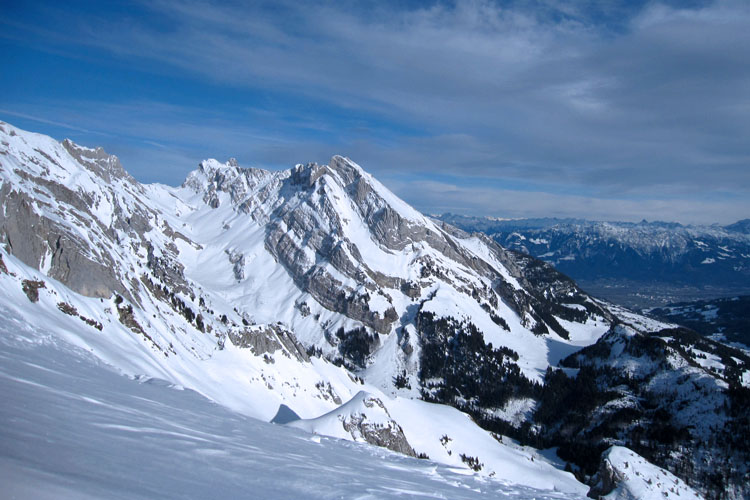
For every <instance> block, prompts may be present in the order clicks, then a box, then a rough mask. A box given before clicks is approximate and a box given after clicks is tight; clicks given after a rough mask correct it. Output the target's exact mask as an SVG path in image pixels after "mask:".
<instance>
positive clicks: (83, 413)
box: [0, 310, 574, 499]
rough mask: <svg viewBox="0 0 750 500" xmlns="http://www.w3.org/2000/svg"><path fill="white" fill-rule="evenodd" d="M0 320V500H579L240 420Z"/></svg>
mask: <svg viewBox="0 0 750 500" xmlns="http://www.w3.org/2000/svg"><path fill="white" fill-rule="evenodd" d="M0 313H2V314H0V317H2V318H3V319H2V320H0V398H1V399H2V404H1V405H0V423H1V424H0V484H2V485H3V487H2V490H3V491H2V496H3V497H4V498H19V499H20V498H35V499H47V498H54V499H65V498H76V499H81V498H83V499H90V498H108V499H156V498H295V499H296V498H362V499H365V498H386V497H387V498H391V497H396V498H450V499H463V498H466V499H468V498H518V499H524V498H537V499H540V498H574V496H572V495H570V494H563V493H557V492H550V491H539V490H534V489H531V488H526V487H523V486H518V485H511V484H504V483H502V482H500V481H496V480H491V479H487V478H481V477H478V476H473V475H467V471H466V470H465V469H453V468H450V467H447V466H442V465H437V464H435V463H432V462H429V461H426V460H417V459H412V458H408V457H404V456H401V455H398V454H395V453H392V452H389V451H387V450H384V449H381V448H376V447H372V446H369V445H365V444H361V443H353V442H348V441H341V440H336V439H331V438H326V437H321V436H317V435H311V434H307V433H304V432H302V431H299V430H297V429H291V428H287V427H283V426H279V425H274V424H269V423H265V422H261V421H259V420H254V419H251V418H247V417H244V416H242V415H239V414H237V413H233V412H231V411H229V410H227V409H225V408H224V407H222V406H219V405H217V404H215V403H212V402H210V401H209V400H207V399H205V398H203V397H202V396H200V395H199V394H198V393H196V392H194V391H190V390H181V388H180V387H175V386H173V385H170V384H168V383H166V382H163V381H160V380H156V379H136V380H133V379H131V378H128V377H125V376H122V375H120V374H118V373H116V372H115V371H114V370H113V369H112V368H110V367H109V366H107V365H104V364H103V363H101V362H100V361H99V360H97V359H96V358H95V357H94V356H93V355H91V354H90V353H87V352H85V351H82V350H80V349H79V348H76V347H72V346H70V345H69V344H66V343H64V342H63V341H61V340H59V339H58V338H56V337H55V336H53V335H51V334H49V333H48V332H44V331H39V330H35V329H33V328H32V327H31V326H29V325H28V323H26V321H24V320H23V319H22V318H19V317H14V316H13V315H12V314H11V313H10V312H9V311H8V310H1V311H0Z"/></svg>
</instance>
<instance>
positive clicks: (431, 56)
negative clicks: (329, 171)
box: [0, 0, 750, 219]
mask: <svg viewBox="0 0 750 500" xmlns="http://www.w3.org/2000/svg"><path fill="white" fill-rule="evenodd" d="M529 5H532V4H530V3H529V4H525V3H512V2H511V3H504V2H499V3H498V2H492V1H489V0H467V1H457V2H455V3H433V4H425V5H423V6H420V7H410V8H404V7H403V6H400V5H397V4H393V3H377V2H375V3H364V4H362V3H358V4H350V3H343V4H332V3H325V2H324V3H318V2H314V3H308V2H293V1H279V2H272V3H265V2H252V3H244V2H238V3H222V4H215V3H207V2H204V1H201V0H181V1H166V0H158V1H155V2H143V3H141V4H139V13H138V14H137V15H135V14H134V15H128V14H127V13H124V14H123V15H122V16H110V17H107V16H103V15H97V14H96V13H93V14H82V13H80V12H79V13H75V15H74V16H71V17H69V18H66V17H65V16H66V14H65V10H64V9H63V8H60V9H59V11H57V13H56V14H55V15H56V16H58V17H56V19H58V20H59V19H67V20H68V21H69V22H68V23H66V26H68V27H69V29H68V30H67V33H69V34H68V35H65V34H64V32H56V33H55V35H54V41H55V44H54V45H55V47H57V49H55V50H60V49H59V47H61V46H67V47H70V48H71V49H70V50H71V51H72V52H75V51H76V47H86V48H88V49H91V50H96V51H100V53H102V54H106V56H107V57H110V58H112V57H113V58H115V59H117V60H120V61H126V62H127V64H131V65H133V67H135V68H138V69H140V70H141V71H146V72H158V73H159V74H162V75H169V76H173V75H177V76H178V77H179V78H184V79H191V80H193V81H198V82H209V83H210V84H211V85H215V86H217V88H226V89H233V90H236V89H240V90H245V91H248V92H253V93H261V94H264V95H267V94H273V95H274V96H275V99H277V100H276V101H274V100H273V99H271V100H270V101H269V102H267V103H265V105H263V106H259V105H258V103H257V102H238V103H237V107H236V109H233V110H227V109H211V108H210V107H209V106H203V105H200V104H199V105H195V104H191V105H190V106H187V105H186V106H176V107H175V108H180V109H172V108H170V105H166V104H164V103H153V102H151V101H146V102H144V103H142V104H143V105H139V103H137V102H135V103H134V102H132V101H126V102H123V103H122V104H121V105H109V106H103V107H105V108H106V109H107V113H106V114H109V113H111V114H112V116H117V117H118V119H117V120H107V119H106V114H105V113H104V112H103V111H100V110H98V109H97V108H96V107H94V108H92V107H91V106H88V105H86V106H80V109H79V112H78V113H77V114H76V113H73V112H72V111H71V112H70V113H69V114H68V115H66V118H65V120H66V121H67V122H69V123H79V124H85V125H80V126H82V127H86V128H87V129H91V130H105V131H107V130H114V129H116V130H117V134H124V135H127V136H129V137H140V138H143V140H144V141H156V142H158V143H160V144H163V145H166V146H168V147H172V148H176V149H177V150H179V151H181V154H182V155H188V154H208V155H212V156H220V157H222V156H229V155H231V156H238V157H241V158H242V157H246V158H248V160H250V159H251V158H252V159H253V161H255V162H258V163H261V164H265V165H272V166H275V165H286V164H289V163H292V162H297V161H307V160H315V161H325V160H326V159H327V158H328V157H330V155H331V154H334V153H340V154H345V155H348V156H350V157H352V158H354V159H355V160H357V161H358V162H360V163H362V164H363V165H364V166H365V167H366V168H369V169H371V170H372V171H373V172H374V173H375V174H376V175H382V176H385V177H387V178H392V179H395V178H396V173H397V172H399V171H402V170H408V171H409V172H412V173H415V174H419V175H420V178H421V179H425V178H427V176H428V175H432V174H436V175H443V176H446V175H447V176H465V177H466V178H471V179H475V181H476V182H479V181H481V180H482V179H489V180H491V181H493V182H494V184H495V185H500V184H501V183H502V182H507V184H508V185H513V184H518V183H519V182H524V183H527V184H528V183H532V184H533V183H536V185H535V189H536V190H537V191H538V192H539V193H543V192H546V193H547V194H548V195H549V196H551V197H553V198H554V197H555V196H560V195H559V193H562V192H566V193H575V194H576V195H578V196H580V197H581V198H582V199H583V198H585V197H590V198H591V199H592V200H614V199H635V198H639V197H640V198H644V197H648V198H649V199H651V200H654V203H656V200H658V199H662V200H666V201H665V203H667V204H671V205H672V206H674V207H677V206H680V207H681V208H680V209H679V210H673V211H672V212H673V213H675V214H678V213H682V214H685V213H693V212H691V211H690V210H689V207H690V204H691V203H693V204H695V200H697V199H701V200H709V199H713V200H714V201H705V203H709V204H714V203H716V204H720V200H721V199H722V197H724V198H726V200H727V201H726V207H727V210H728V211H731V213H732V214H733V216H737V217H739V216H746V215H747V213H748V212H750V202H746V203H743V202H741V201H737V200H742V199H743V198H745V199H750V168H748V167H750V165H749V163H750V142H748V141H747V137H750V64H749V63H748V62H747V57H746V54H747V53H749V52H750V31H748V30H747V26H748V24H749V23H750V4H748V3H747V2H744V1H740V0H737V1H734V0H718V1H716V2H706V3H705V4H700V5H695V6H692V7H690V8H682V7H681V6H680V5H679V4H677V3H672V4H670V5H667V4H664V3H659V2H647V3H645V5H644V6H643V7H632V6H631V5H630V4H629V3H628V2H625V1H623V2H606V3H598V2H584V3H581V2H569V1H563V0H560V1H548V2H542V1H540V2H534V3H533V8H531V7H529ZM144 12H145V13H147V14H148V15H147V16H146V15H144ZM36 34H37V35H39V38H42V39H44V38H45V36H46V35H45V34H44V31H38V32H37V33H36ZM39 43H43V42H39ZM165 100H166V99H165ZM277 102H280V103H281V105H279V106H278V108H279V109H274V106H275V105H276V103H277ZM292 102H293V103H296V104H291V103H292ZM0 103H1V101H0ZM297 104H298V105H297ZM295 106H296V107H295ZM5 107H8V108H9V109H10V107H9V106H7V105H6V106H5ZM187 108H190V109H187ZM282 108H285V109H282ZM12 109H16V110H18V109H19V108H16V107H13V108H12ZM84 110H86V111H85V112H84ZM40 113H41V110H40ZM36 114H39V113H36ZM200 116H202V117H203V119H199V117H200ZM144 144H145V142H144ZM476 182H474V184H472V183H471V182H469V181H466V182H462V183H459V184H457V186H458V187H460V189H459V191H457V193H459V194H461V195H465V196H470V197H472V200H479V199H483V198H482V196H481V195H480V194H481V193H480V191H478V190H477V189H476V188H473V187H472V186H473V185H476ZM471 193H474V195H472V194H471ZM725 193H726V196H724V194H725ZM540 196H541V195H540ZM730 198H731V200H730ZM554 199H557V198H554ZM566 199H567V198H566ZM524 200H526V201H527V202H528V201H529V198H528V196H525V195H519V196H518V197H517V201H519V202H522V201H524ZM491 201H492V197H487V198H486V203H484V204H482V205H481V206H479V205H476V203H474V204H475V205H476V210H477V211H490V210H491V209H492V205H491ZM456 202H457V203H458V202H460V199H458V195H457V196H456ZM592 203H593V202H592ZM597 203H599V202H597ZM608 203H609V202H608ZM701 203H704V202H701ZM605 205H606V203H605V202H601V203H600V204H599V205H597V206H601V207H604V206H605ZM552 206H553V203H552V202H550V203H549V204H548V205H544V206H542V205H539V204H536V205H533V204H532V205H530V208H529V210H532V211H533V210H536V212H535V213H534V215H540V214H541V212H540V211H541V210H542V209H543V208H551V207H552ZM568 206H569V207H577V209H578V210H586V209H593V208H592V206H587V205H586V204H585V203H584V202H583V201H580V202H577V203H573V204H569V205H568ZM618 206H619V207H620V210H619V211H620V212H621V213H626V210H632V211H633V213H634V214H635V213H641V212H642V210H640V208H639V207H641V206H642V205H639V204H638V203H635V202H634V203H632V204H627V203H625V204H620V205H618ZM711 206H714V205H711ZM717 206H718V205H717ZM650 207H651V209H654V210H656V209H657V208H659V207H660V206H659V207H657V205H650ZM659 209H660V210H661V208H659ZM597 210H599V209H597ZM601 210H603V208H602V209H601ZM707 210H708V212H701V211H695V216H696V217H701V213H717V214H718V212H717V211H716V210H713V209H711V208H707ZM577 215H582V213H579V214H577ZM584 215H585V214H584ZM719 215H720V214H719ZM717 216H718V215H717ZM627 218H629V219H632V218H633V217H627Z"/></svg>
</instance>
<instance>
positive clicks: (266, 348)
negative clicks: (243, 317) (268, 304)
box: [228, 325, 310, 363]
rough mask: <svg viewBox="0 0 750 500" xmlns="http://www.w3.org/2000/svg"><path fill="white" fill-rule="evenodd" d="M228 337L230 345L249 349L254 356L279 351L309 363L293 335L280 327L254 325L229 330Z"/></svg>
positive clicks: (305, 353)
mask: <svg viewBox="0 0 750 500" xmlns="http://www.w3.org/2000/svg"><path fill="white" fill-rule="evenodd" d="M228 336H229V339H230V340H231V341H232V344H234V345H236V346H237V347H243V348H247V349H250V350H251V351H252V352H253V354H255V355H256V356H260V355H262V354H273V353H275V352H276V351H279V350H281V351H282V352H283V353H284V354H285V355H287V356H290V357H293V358H296V359H297V360H298V361H302V362H308V363H309V362H310V357H309V356H308V355H307V352H305V349H304V348H303V347H302V346H301V345H300V344H299V342H297V339H296V338H295V336H294V334H293V333H292V332H290V331H288V330H286V329H284V328H283V327H282V326H281V325H268V326H263V325H255V326H253V327H248V328H244V329H242V330H235V329H230V330H229V332H228Z"/></svg>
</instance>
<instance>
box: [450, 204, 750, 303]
mask: <svg viewBox="0 0 750 500" xmlns="http://www.w3.org/2000/svg"><path fill="white" fill-rule="evenodd" d="M439 219H440V220H443V221H446V222H448V223H450V224H453V225H456V226H457V227H460V228H462V229H464V230H466V231H481V232H483V233H485V234H487V235H489V236H490V237H492V238H493V239H494V240H495V241H497V242H498V243H500V244H501V245H503V246H504V247H506V248H509V249H512V250H516V251H519V252H523V253H527V254H530V255H533V256H535V257H538V258H540V259H543V260H544V261H546V262H549V263H550V264H552V265H554V266H555V267H556V268H557V269H559V270H560V271H562V272H563V273H565V274H567V275H569V276H571V277H573V279H575V280H576V282H578V283H579V284H580V285H581V286H582V287H583V288H585V289H586V290H587V291H589V292H591V293H593V294H595V295H599V296H602V297H605V298H607V299H609V300H613V301H618V302H620V303H622V304H624V305H627V306H630V307H654V306H662V305H665V304H667V303H669V302H678V301H686V300H697V299H709V298H716V297H721V296H728V295H737V294H745V293H750V284H749V283H750V232H749V231H748V220H744V221H739V222H737V223H735V224H731V225H728V226H724V227H722V226H718V225H713V226H684V225H681V224H677V223H665V222H646V221H642V222H639V223H629V222H594V221H586V220H579V219H519V220H497V219H490V218H483V217H467V216H460V215H453V214H444V215H442V216H440V217H439Z"/></svg>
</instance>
